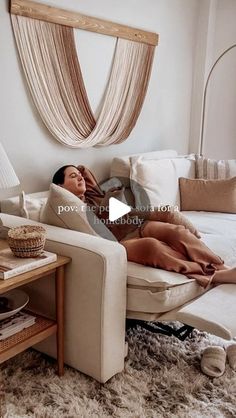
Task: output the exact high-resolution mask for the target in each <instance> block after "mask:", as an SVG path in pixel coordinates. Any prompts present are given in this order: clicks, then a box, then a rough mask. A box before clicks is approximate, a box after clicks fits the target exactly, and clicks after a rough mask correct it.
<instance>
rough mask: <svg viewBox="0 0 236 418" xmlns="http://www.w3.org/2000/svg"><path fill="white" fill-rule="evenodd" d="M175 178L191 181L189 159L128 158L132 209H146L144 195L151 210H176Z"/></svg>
mask: <svg viewBox="0 0 236 418" xmlns="http://www.w3.org/2000/svg"><path fill="white" fill-rule="evenodd" d="M179 177H187V178H195V159H194V157H193V156H192V155H190V156H186V157H176V158H167V159H161V160H145V159H143V157H138V158H137V157H133V158H131V173H130V179H131V189H132V191H133V193H134V196H135V205H136V207H137V208H140V207H142V206H144V205H146V202H145V197H144V196H145V195H146V196H147V198H148V200H149V203H150V204H151V205H152V206H160V205H167V204H168V205H177V206H178V207H180V194H179V181H178V180H179ZM132 180H134V181H132Z"/></svg>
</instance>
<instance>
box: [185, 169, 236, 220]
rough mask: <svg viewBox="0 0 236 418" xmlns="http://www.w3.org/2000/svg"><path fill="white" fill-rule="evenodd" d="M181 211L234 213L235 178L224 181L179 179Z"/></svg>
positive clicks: (235, 198)
mask: <svg viewBox="0 0 236 418" xmlns="http://www.w3.org/2000/svg"><path fill="white" fill-rule="evenodd" d="M179 185H180V196H181V210H186V211H188V210H193V211H198V210H202V211H206V212H226V213H236V177H232V178H230V179H226V180H203V179H186V178H180V179H179Z"/></svg>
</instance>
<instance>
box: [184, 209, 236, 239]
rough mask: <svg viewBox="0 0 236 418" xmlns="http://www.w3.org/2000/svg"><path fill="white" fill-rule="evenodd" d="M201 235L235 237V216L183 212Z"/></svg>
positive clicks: (217, 213)
mask: <svg viewBox="0 0 236 418" xmlns="http://www.w3.org/2000/svg"><path fill="white" fill-rule="evenodd" d="M182 213H183V215H184V216H186V217H187V218H188V219H189V220H190V221H191V222H192V223H193V224H194V226H195V227H196V229H197V230H198V231H199V232H200V233H203V234H217V235H225V236H229V235H230V236H234V237H236V215H235V214H233V213H219V212H203V211H199V212H197V211H183V212H182Z"/></svg>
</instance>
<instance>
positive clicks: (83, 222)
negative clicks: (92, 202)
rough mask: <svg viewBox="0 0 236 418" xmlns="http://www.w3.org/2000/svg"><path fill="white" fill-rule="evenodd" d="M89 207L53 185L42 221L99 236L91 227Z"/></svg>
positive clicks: (66, 191)
mask: <svg viewBox="0 0 236 418" xmlns="http://www.w3.org/2000/svg"><path fill="white" fill-rule="evenodd" d="M86 210H87V205H86V203H84V202H83V201H82V200H81V199H79V198H78V197H77V196H75V195H74V194H73V193H71V192H69V191H68V190H66V189H63V188H62V187H60V186H57V185H56V184H51V186H50V191H49V197H48V200H47V203H46V205H45V208H44V210H43V213H42V215H41V218H40V221H41V222H43V223H47V224H49V225H55V226H59V227H61V228H67V229H72V230H74V231H80V232H84V233H86V234H90V235H97V234H96V232H95V231H94V230H93V228H92V227H91V226H90V224H89V222H88V220H87V215H86Z"/></svg>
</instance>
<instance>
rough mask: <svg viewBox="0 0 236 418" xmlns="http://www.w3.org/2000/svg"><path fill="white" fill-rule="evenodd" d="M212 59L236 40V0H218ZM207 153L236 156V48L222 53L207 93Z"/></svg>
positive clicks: (211, 155) (205, 142)
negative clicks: (224, 53)
mask: <svg viewBox="0 0 236 418" xmlns="http://www.w3.org/2000/svg"><path fill="white" fill-rule="evenodd" d="M215 16H216V18H215V33H214V43H213V48H212V62H211V64H212V63H214V62H215V60H216V59H217V58H218V57H219V56H220V55H221V53H222V52H223V51H224V50H226V49H227V48H228V47H230V46H231V45H233V44H236V1H235V0H217V2H216V10H215ZM204 153H205V154H206V155H209V156H210V157H213V158H236V48H234V49H232V50H231V51H230V52H228V53H227V54H226V55H224V56H223V57H222V59H221V60H220V61H219V63H218V64H217V66H216V67H215V69H214V72H212V77H211V79H210V82H209V89H208V93H207V109H206V129H205V135H204Z"/></svg>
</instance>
